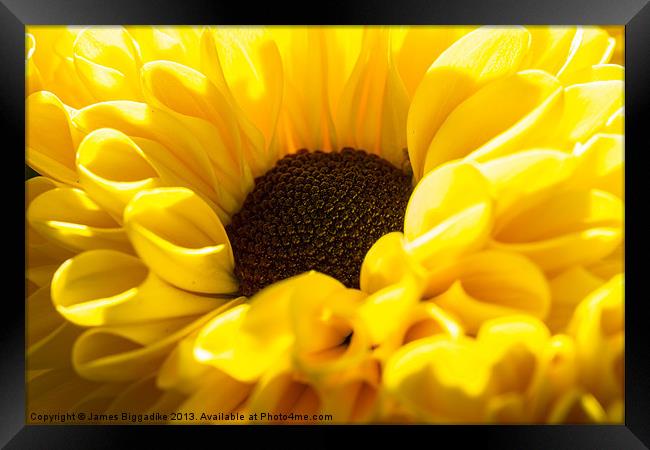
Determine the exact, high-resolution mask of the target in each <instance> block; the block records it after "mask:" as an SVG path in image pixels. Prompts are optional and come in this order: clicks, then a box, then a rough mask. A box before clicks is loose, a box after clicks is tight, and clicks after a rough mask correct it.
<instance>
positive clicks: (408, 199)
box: [26, 26, 624, 423]
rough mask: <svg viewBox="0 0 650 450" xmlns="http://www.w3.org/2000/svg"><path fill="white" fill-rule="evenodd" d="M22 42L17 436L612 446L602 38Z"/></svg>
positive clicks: (427, 32)
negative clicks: (84, 425) (436, 429)
mask: <svg viewBox="0 0 650 450" xmlns="http://www.w3.org/2000/svg"><path fill="white" fill-rule="evenodd" d="M27 31H28V33H27V36H26V44H27V45H26V106H27V130H26V131H27V136H26V140H27V149H26V159H27V163H28V164H29V165H30V166H31V167H32V168H33V169H35V170H36V171H38V172H39V173H40V174H41V175H42V176H39V177H36V178H32V179H30V180H28V181H26V189H27V197H26V212H27V221H26V228H27V244H28V245H27V258H28V268H27V272H26V278H27V294H28V296H27V299H26V301H27V315H28V323H27V341H28V345H27V368H28V374H27V379H28V391H29V398H28V403H29V408H30V409H32V410H36V409H38V410H39V411H48V410H52V411H61V410H62V409H65V410H69V411H73V410H75V408H84V411H93V412H96V413H97V414H113V413H120V414H121V413H122V412H124V413H127V417H129V419H127V420H132V419H131V417H136V420H137V417H138V416H137V415H138V414H153V413H164V412H168V413H169V412H174V411H182V412H184V415H183V417H182V420H183V421H185V422H188V423H228V422H230V421H236V422H238V423H239V422H254V423H277V422H300V423H314V422H316V423H322V422H330V421H333V422H336V423H349V422H361V423H367V422H384V423H385V422H453V423H458V422H461V423H499V422H510V423H512V422H549V423H554V422H584V421H589V422H620V421H621V420H622V414H623V397H622V395H623V392H622V383H623V367H624V352H623V341H624V332H623V330H624V326H623V295H622V284H623V267H622V252H623V245H624V244H623V239H624V236H623V208H624V197H623V188H622V183H623V170H624V162H623V161H624V156H623V136H622V135H623V116H624V114H623V107H624V105H623V78H624V75H623V70H624V69H623V67H622V65H621V62H622V60H621V57H620V55H621V35H620V33H619V32H618V31H617V30H614V29H611V28H607V29H603V28H597V27H478V28H476V27H413V28H409V27H406V28H379V27H366V28H356V27H353V28H345V29H343V28H318V27H313V28H307V27H294V28H282V27H268V28H228V27H224V28H215V27H141V26H137V27H84V28H81V27H40V26H35V27H29V28H28V30H27ZM129 414H131V415H130V416H129ZM152 420H154V421H155V420H160V419H152Z"/></svg>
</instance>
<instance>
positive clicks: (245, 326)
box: [194, 271, 342, 382]
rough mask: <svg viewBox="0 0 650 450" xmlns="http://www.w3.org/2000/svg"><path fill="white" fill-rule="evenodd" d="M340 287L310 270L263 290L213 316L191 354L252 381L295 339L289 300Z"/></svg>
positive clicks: (318, 295)
mask: <svg viewBox="0 0 650 450" xmlns="http://www.w3.org/2000/svg"><path fill="white" fill-rule="evenodd" d="M341 289H342V285H341V283H339V282H338V281H336V280H334V279H333V278H330V277H328V276H326V275H323V274H319V273H317V272H313V271H312V272H308V273H305V274H303V275H299V276H296V277H293V278H290V279H287V280H283V281H281V282H278V283H275V284H272V285H271V286H269V287H267V288H265V289H263V290H261V291H260V292H258V293H257V294H255V296H253V297H252V298H251V302H250V304H244V305H239V306H237V307H235V308H233V309H232V310H230V311H228V312H226V313H225V314H222V315H220V316H219V317H216V318H215V319H214V320H212V321H211V322H210V323H208V324H207V325H206V326H205V327H203V329H202V330H201V332H200V333H199V335H198V337H197V339H196V344H195V347H194V356H195V358H197V359H198V360H199V361H202V362H204V363H206V364H210V365H213V366H215V367H217V368H218V369H220V370H222V371H224V372H225V373H227V374H228V375H230V376H232V377H233V378H235V379H237V380H240V381H242V382H252V381H255V380H257V379H259V377H260V376H261V375H262V374H263V373H264V372H265V371H267V370H268V369H269V368H270V367H272V366H273V365H274V364H276V363H277V361H278V360H279V358H281V357H282V356H283V355H285V354H286V353H287V351H289V349H290V348H291V346H292V345H293V344H294V341H295V334H294V330H293V326H292V315H291V312H290V311H291V302H293V301H295V302H297V303H299V302H301V301H307V299H309V298H310V296H311V297H313V299H311V300H309V301H312V302H316V301H317V300H318V299H321V298H322V299H325V298H328V297H330V296H331V295H332V294H333V293H335V292H337V291H340V290H341Z"/></svg>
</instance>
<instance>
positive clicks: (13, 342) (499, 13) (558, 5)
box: [0, 0, 650, 449]
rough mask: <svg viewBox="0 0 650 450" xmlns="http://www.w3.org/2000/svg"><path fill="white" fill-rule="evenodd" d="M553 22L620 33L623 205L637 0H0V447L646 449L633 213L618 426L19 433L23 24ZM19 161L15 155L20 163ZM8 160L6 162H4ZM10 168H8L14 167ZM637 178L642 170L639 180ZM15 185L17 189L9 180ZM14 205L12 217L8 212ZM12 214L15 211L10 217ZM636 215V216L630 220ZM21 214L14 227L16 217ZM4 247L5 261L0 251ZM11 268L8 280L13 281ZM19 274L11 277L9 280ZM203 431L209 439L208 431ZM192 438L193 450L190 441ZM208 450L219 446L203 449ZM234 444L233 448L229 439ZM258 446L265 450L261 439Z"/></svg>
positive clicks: (32, 429)
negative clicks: (0, 280)
mask: <svg viewBox="0 0 650 450" xmlns="http://www.w3.org/2000/svg"><path fill="white" fill-rule="evenodd" d="M200 23H215V24H288V23H296V24H454V25H456V24H492V25H512V24H522V25H526V24H540V25H541V24H554V25H569V24H570V25H576V24H584V25H625V39H626V47H625V52H626V53H625V54H626V58H625V64H626V67H625V72H626V75H625V78H626V80H625V81H626V91H625V104H626V121H625V122H626V124H625V125H626V126H625V140H626V147H627V149H629V151H627V153H628V155H632V161H633V163H632V164H626V175H625V179H626V192H628V193H630V194H628V199H629V200H630V201H631V202H632V203H634V202H638V201H640V200H641V198H643V197H642V193H643V190H641V189H642V186H641V185H640V184H639V180H642V179H643V177H644V176H645V177H647V175H646V174H645V173H643V172H645V171H644V167H643V163H642V159H641V158H640V155H642V154H643V152H644V151H646V147H648V139H647V137H646V128H647V125H646V124H647V123H648V121H647V118H648V116H647V111H648V105H650V5H649V4H648V0H619V1H616V2H613V1H610V0H591V1H590V0H545V1H539V0H491V1H480V0H453V1H425V0H418V1H416V0H400V1H399V2H381V3H380V2H377V1H365V2H355V3H351V2H348V1H344V0H337V1H328V2H322V4H313V3H311V2H310V3H304V4H303V5H302V7H300V8H298V7H296V6H295V3H293V4H292V3H290V2H286V4H282V3H281V2H273V3H272V4H268V3H267V4H266V5H260V6H259V7H255V6H254V4H251V3H250V2H218V4H217V2H211V3H208V2H206V1H201V0H183V1H176V2H175V1H173V0H155V1H154V0H112V1H97V0H48V1H47V2H44V1H39V0H0V52H2V53H1V58H0V61H1V64H0V66H2V69H1V70H2V73H3V79H2V83H0V91H1V95H0V101H1V102H2V103H1V107H0V115H2V119H3V120H2V126H3V131H4V133H3V135H2V136H3V137H4V140H3V143H4V144H5V145H4V146H5V148H4V156H5V157H7V156H9V157H10V161H11V163H9V162H7V163H5V164H4V166H5V167H3V168H4V169H6V170H5V172H4V175H5V176H3V177H0V178H2V179H3V181H4V182H6V183H7V184H8V186H6V187H5V190H4V191H2V192H3V193H4V195H3V200H4V201H5V204H11V205H12V208H10V209H9V210H8V211H7V212H5V214H4V215H5V220H4V223H5V227H3V228H4V229H5V230H6V231H5V232H4V233H3V234H1V235H0V236H2V239H3V241H2V242H4V243H5V245H4V249H5V253H4V255H3V256H5V258H4V260H5V262H6V264H4V265H3V266H4V270H3V274H4V279H5V282H6V283H8V285H9V287H10V288H9V289H8V290H4V291H3V292H4V293H5V295H4V296H3V297H4V298H3V299H2V301H3V302H4V304H5V305H4V308H3V309H2V314H1V315H0V317H2V324H3V326H0V338H1V339H2V341H1V342H2V345H1V346H0V349H1V350H0V352H1V354H0V367H1V368H0V377H1V378H2V385H1V387H0V445H3V446H6V447H7V448H20V449H22V448H48V449H49V448H67V449H70V448H93V449H99V448H108V447H112V446H118V447H124V448H131V447H133V446H134V445H135V442H137V441H136V439H138V440H139V439H141V438H144V439H145V441H144V442H147V444H146V447H155V446H157V445H159V444H158V442H160V443H167V444H168V445H169V444H173V443H174V442H180V443H181V444H180V445H197V444H198V442H199V441H198V440H197V437H196V436H192V438H191V440H189V439H190V438H189V436H188V434H187V433H192V434H193V435H194V434H195V433H200V434H204V436H202V437H205V438H207V439H208V442H209V441H210V440H212V439H221V438H222V437H223V432H224V430H225V429H227V430H228V431H230V432H231V433H235V434H237V436H229V440H230V439H241V441H239V442H241V443H242V444H241V445H243V446H244V447H246V446H247V444H246V442H247V441H250V440H251V438H253V439H259V438H262V439H265V438H266V437H267V436H268V435H271V434H273V435H275V434H276V433H279V432H282V433H283V434H285V435H286V434H289V435H290V440H286V441H285V442H286V443H297V444H299V445H301V446H302V445H308V446H310V447H313V446H315V445H314V443H317V444H319V445H326V446H328V447H331V446H334V445H341V443H344V442H345V441H344V440H343V439H344V438H343V437H341V435H340V434H341V432H343V433H344V434H348V433H349V432H351V431H362V432H363V433H364V434H367V435H368V436H371V437H374V438H375V439H377V438H378V439H381V440H382V441H383V442H384V443H386V444H389V443H390V442H391V441H393V443H394V444H398V445H405V444H406V445H408V443H410V442H413V441H410V439H409V440H407V439H408V438H405V436H404V434H405V433H407V432H409V433H410V432H413V431H414V432H416V433H418V434H420V433H421V434H422V436H421V437H420V439H423V440H424V442H425V443H427V445H432V446H437V445H444V444H443V443H445V442H451V443H454V444H453V445H454V446H456V445H458V444H461V446H463V444H468V443H476V444H478V445H482V446H485V445H486V443H487V444H489V445H493V446H495V447H497V448H526V449H533V448H540V449H541V448H544V449H562V448H567V449H568V448H571V449H577V448H607V449H636V448H647V447H646V446H650V363H649V361H650V347H649V346H648V342H650V336H649V334H650V332H649V330H650V327H648V326H647V324H646V319H647V318H648V316H647V315H646V314H645V312H644V311H643V303H644V302H645V296H644V291H643V290H642V286H641V282H642V279H643V274H642V273H641V271H642V270H643V268H644V265H643V263H642V262H641V255H642V253H641V252H642V251H643V249H644V248H645V245H643V238H644V235H645V233H644V231H645V229H646V228H647V225H646V224H645V223H644V218H643V216H642V215H641V214H642V210H643V207H642V206H636V207H635V206H633V207H632V208H629V210H628V211H627V212H626V221H625V233H626V235H629V238H628V242H631V243H632V245H631V246H628V247H627V248H626V252H625V257H626V273H627V275H626V278H627V288H626V299H627V302H626V304H627V307H626V316H625V320H626V338H627V339H626V351H625V354H626V357H625V361H626V366H625V424H624V425H584V426H578V425H556V426H546V425H525V426H509V425H505V426H503V425H502V426H471V427H470V426H416V427H403V426H363V427H353V426H346V427H338V430H334V431H336V433H332V432H331V429H332V427H331V426H319V427H296V426H292V427H288V428H289V433H286V431H287V427H259V426H256V427H254V428H255V429H254V432H253V433H251V432H250V431H251V429H250V428H249V427H237V426H235V427H202V426H193V427H155V426H136V427H129V426H43V425H25V379H24V378H25V370H24V369H25V364H24V353H25V352H24V349H25V337H24V328H25V327H24V324H25V311H24V301H23V299H24V297H23V299H21V295H23V294H24V282H23V280H24V272H22V271H23V267H20V264H18V263H16V261H21V260H22V261H24V257H25V256H24V255H25V252H24V247H22V246H21V244H20V243H19V236H24V233H25V231H24V222H23V221H22V220H24V203H23V201H22V200H21V196H20V193H21V192H24V189H23V188H22V187H21V186H24V185H23V184H22V183H24V178H23V175H22V173H21V172H20V171H19V170H17V168H18V167H19V165H20V167H22V165H23V164H24V152H23V151H22V150H21V148H22V149H24V138H25V136H24V129H25V123H24V121H25V114H24V107H25V103H24V45H25V35H24V32H25V26H26V25H37V24H65V25H82V24H87V25H100V24H200ZM21 155H22V156H21ZM14 158H15V159H14ZM14 168H15V169H14ZM642 171H643V172H642ZM639 172H641V173H639ZM19 183H20V184H19ZM13 208H15V210H14V209H13ZM20 208H23V209H22V210H20ZM635 216H636V217H635ZM20 218H22V220H21V219H20ZM8 244H14V245H15V246H16V247H17V248H16V249H15V251H16V253H13V252H9V249H10V248H11V249H13V248H14V246H13V245H11V246H10V245H8ZM14 272H15V273H14ZM21 272H22V273H21ZM208 433H209V434H208ZM193 442H196V443H197V444H192V443H193ZM212 442H213V444H210V445H220V444H223V442H221V443H220V442H219V441H212ZM235 442H237V441H235ZM267 446H268V443H267Z"/></svg>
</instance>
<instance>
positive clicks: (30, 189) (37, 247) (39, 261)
mask: <svg viewBox="0 0 650 450" xmlns="http://www.w3.org/2000/svg"><path fill="white" fill-rule="evenodd" d="M60 186H61V184H60V183H57V182H55V181H53V180H51V179H49V178H46V177H34V178H30V179H29V180H27V181H25V210H28V208H29V205H30V204H31V203H32V201H34V199H35V198H36V197H38V196H39V195H41V194H43V193H44V192H47V191H51V190H52V189H55V188H57V187H60ZM25 225H26V228H27V230H26V236H25V241H26V246H27V256H26V257H27V261H26V262H27V270H26V278H27V279H28V281H29V282H30V283H34V284H35V285H36V286H38V287H41V286H45V285H49V283H50V280H51V279H52V276H53V275H54V272H55V271H56V269H58V267H59V265H61V263H62V262H63V261H65V260H66V259H68V258H70V257H72V256H73V255H74V252H71V251H69V250H67V249H65V248H63V247H61V246H60V245H58V244H57V243H55V242H53V241H51V240H49V239H46V238H45V237H43V236H42V235H41V234H40V233H39V232H38V231H36V230H35V229H34V228H33V227H32V226H31V225H29V221H28V220H26V221H25Z"/></svg>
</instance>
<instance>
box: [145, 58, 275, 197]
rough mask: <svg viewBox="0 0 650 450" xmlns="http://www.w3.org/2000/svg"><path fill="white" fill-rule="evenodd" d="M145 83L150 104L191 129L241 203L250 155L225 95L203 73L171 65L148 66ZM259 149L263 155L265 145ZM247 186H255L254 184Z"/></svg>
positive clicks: (219, 174) (216, 170) (217, 173)
mask: <svg viewBox="0 0 650 450" xmlns="http://www.w3.org/2000/svg"><path fill="white" fill-rule="evenodd" d="M142 83H143V90H144V94H145V98H146V99H147V102H149V103H150V104H152V105H155V106H156V107H159V108H161V109H163V110H165V111H167V112H169V113H170V114H171V115H175V116H176V117H177V118H178V120H179V121H182V122H183V123H184V125H185V126H187V127H188V128H190V129H191V131H192V132H193V134H194V135H195V136H196V138H197V139H198V140H199V141H200V142H201V144H202V146H203V148H205V149H206V154H207V155H208V157H209V158H210V160H211V161H212V164H213V165H214V168H215V172H216V176H217V178H218V180H219V182H220V183H221V184H222V185H223V187H224V188H225V189H226V190H227V191H228V192H230V193H232V194H233V195H235V197H236V198H238V199H239V200H240V201H242V200H243V198H240V197H241V196H242V195H245V193H246V192H247V190H248V187H249V186H248V185H246V186H245V187H246V188H245V189H242V184H243V183H242V178H243V177H244V176H248V177H249V178H250V174H249V173H247V172H246V171H247V170H248V168H247V166H246V163H245V162H244V157H245V156H248V155H245V154H244V150H245V149H244V148H243V144H242V137H241V136H240V130H239V124H238V122H237V121H236V116H235V114H234V112H233V111H232V108H231V106H230V105H229V104H228V101H227V100H226V97H225V96H224V95H223V94H222V92H220V91H219V90H218V89H217V88H216V87H215V86H214V85H213V84H212V83H211V82H210V81H209V79H208V78H207V77H206V76H205V75H203V74H201V73H200V72H197V71H195V70H193V69H191V68H189V67H186V66H183V65H180V64H176V63H172V62H170V61H154V62H150V63H147V64H145V66H144V67H143V68H142ZM257 147H258V148H257V149H258V150H259V151H261V152H263V151H264V147H263V144H261V143H260V144H258V146H257ZM265 162H266V161H265ZM246 183H247V184H252V180H251V179H249V180H247V182H246ZM229 207H230V208H231V209H234V208H235V206H231V205H229Z"/></svg>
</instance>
